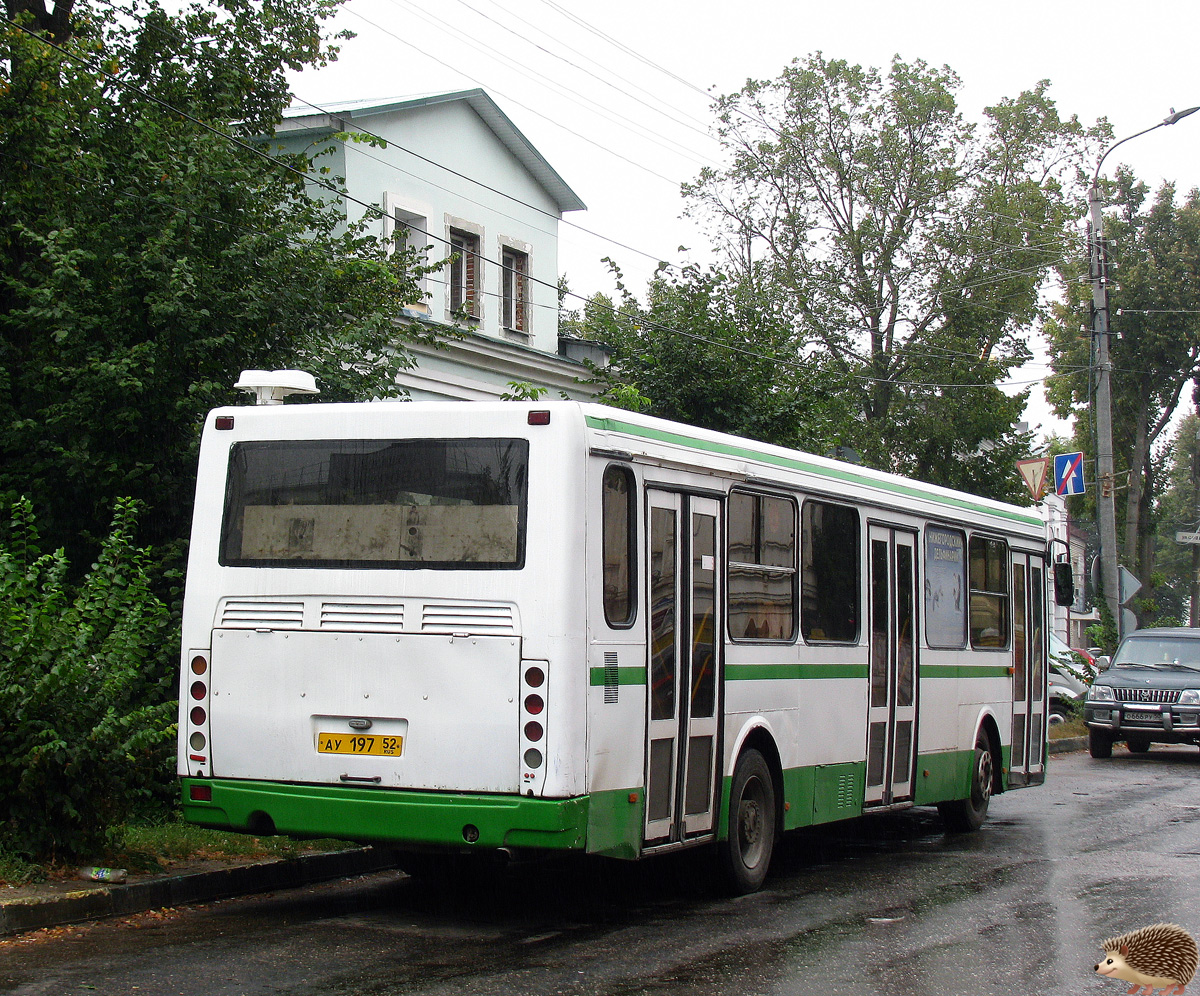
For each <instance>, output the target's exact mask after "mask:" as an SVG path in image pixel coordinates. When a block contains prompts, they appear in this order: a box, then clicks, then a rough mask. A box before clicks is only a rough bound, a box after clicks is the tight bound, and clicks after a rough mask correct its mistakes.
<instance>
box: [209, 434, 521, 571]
mask: <svg viewBox="0 0 1200 996" xmlns="http://www.w3.org/2000/svg"><path fill="white" fill-rule="evenodd" d="M528 465H529V444H528V442H527V441H526V440H523V439H403V440H392V439H334V440H300V441H293V440H289V441H278V440H276V441H269V442H267V441H263V442H251V443H237V444H235V445H234V446H233V449H232V451H231V453H230V458H229V480H228V483H227V487H226V493H225V519H224V523H223V525H222V529H221V556H220V559H221V563H222V564H223V565H225V566H227V567H326V568H330V567H359V568H405V567H421V568H443V569H449V568H457V569H461V568H463V567H469V568H477V569H487V568H514V567H520V566H521V565H522V564H523V562H524V559H525V513H526V494H527V486H528Z"/></svg>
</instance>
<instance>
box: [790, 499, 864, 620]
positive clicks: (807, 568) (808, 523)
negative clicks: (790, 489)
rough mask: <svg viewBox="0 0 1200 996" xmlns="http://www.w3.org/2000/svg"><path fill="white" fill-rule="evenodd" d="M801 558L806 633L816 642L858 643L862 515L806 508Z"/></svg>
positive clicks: (822, 505)
mask: <svg viewBox="0 0 1200 996" xmlns="http://www.w3.org/2000/svg"><path fill="white" fill-rule="evenodd" d="M800 549H801V556H800V592H801V595H800V631H801V632H802V633H803V634H804V639H806V640H807V641H809V642H810V643H857V642H858V634H859V620H860V619H861V618H862V616H861V613H860V611H859V606H860V604H861V601H862V596H861V595H860V590H861V589H860V581H859V579H860V577H861V567H860V564H859V557H860V556H861V554H860V550H861V549H862V547H861V545H860V540H859V520H858V510H857V509H854V508H849V507H848V506H846V505H831V504H829V503H827V502H823V501H810V502H805V504H804V513H803V516H802V526H801V546H800Z"/></svg>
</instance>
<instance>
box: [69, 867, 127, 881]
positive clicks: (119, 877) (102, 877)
mask: <svg viewBox="0 0 1200 996" xmlns="http://www.w3.org/2000/svg"><path fill="white" fill-rule="evenodd" d="M128 875H129V873H128V872H127V871H126V870H125V869H124V868H97V867H87V868H80V869H79V877H80V878H82V879H86V880H87V881H89V882H111V883H112V884H113V885H122V884H123V883H124V882H125V879H126V878H127V877H128Z"/></svg>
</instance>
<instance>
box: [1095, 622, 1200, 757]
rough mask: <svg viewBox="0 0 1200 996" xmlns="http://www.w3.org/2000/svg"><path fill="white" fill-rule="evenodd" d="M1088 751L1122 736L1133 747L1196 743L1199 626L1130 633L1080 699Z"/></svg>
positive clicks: (1103, 749) (1103, 748) (1106, 747)
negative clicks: (1101, 673) (1196, 627)
mask: <svg viewBox="0 0 1200 996" xmlns="http://www.w3.org/2000/svg"><path fill="white" fill-rule="evenodd" d="M1084 722H1085V723H1086V724H1087V727H1088V747H1089V749H1090V751H1091V754H1092V757H1111V756H1112V748H1113V744H1114V743H1115V742H1116V741H1118V740H1124V741H1125V743H1127V744H1128V745H1129V749H1130V750H1131V751H1133V752H1134V753H1142V752H1144V751H1147V750H1149V749H1150V745H1151V744H1152V743H1158V744H1196V745H1200V629H1186V628H1182V627H1179V628H1160V629H1140V630H1137V631H1136V632H1134V633H1130V634H1129V635H1128V636H1127V637H1125V639H1124V640H1122V641H1121V645H1120V646H1119V647H1117V652H1116V653H1115V654H1113V658H1112V663H1111V664H1110V665H1109V667H1108V669H1107V670H1106V671H1105V672H1104V673H1103V675H1101V676H1100V677H1098V678H1097V679H1096V681H1095V683H1094V684H1093V685H1092V687H1091V689H1089V691H1088V694H1087V701H1086V702H1085V703H1084Z"/></svg>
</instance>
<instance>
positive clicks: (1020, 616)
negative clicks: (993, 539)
mask: <svg viewBox="0 0 1200 996" xmlns="http://www.w3.org/2000/svg"><path fill="white" fill-rule="evenodd" d="M1044 577H1045V572H1044V570H1043V566H1042V559H1041V558H1040V557H1031V556H1029V555H1028V554H1024V553H1014V554H1013V558H1012V589H1013V669H1012V700H1013V728H1012V758H1011V760H1010V762H1009V768H1008V779H1009V782H1010V783H1011V784H1013V785H1027V784H1029V783H1030V782H1037V781H1041V779H1042V778H1043V777H1044V775H1045V749H1046V745H1045V736H1046V734H1045V730H1046V644H1045V640H1046V634H1045V612H1044V610H1043V608H1042V606H1043V605H1044V604H1045V599H1044V591H1043V586H1044V584H1045V581H1044Z"/></svg>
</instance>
